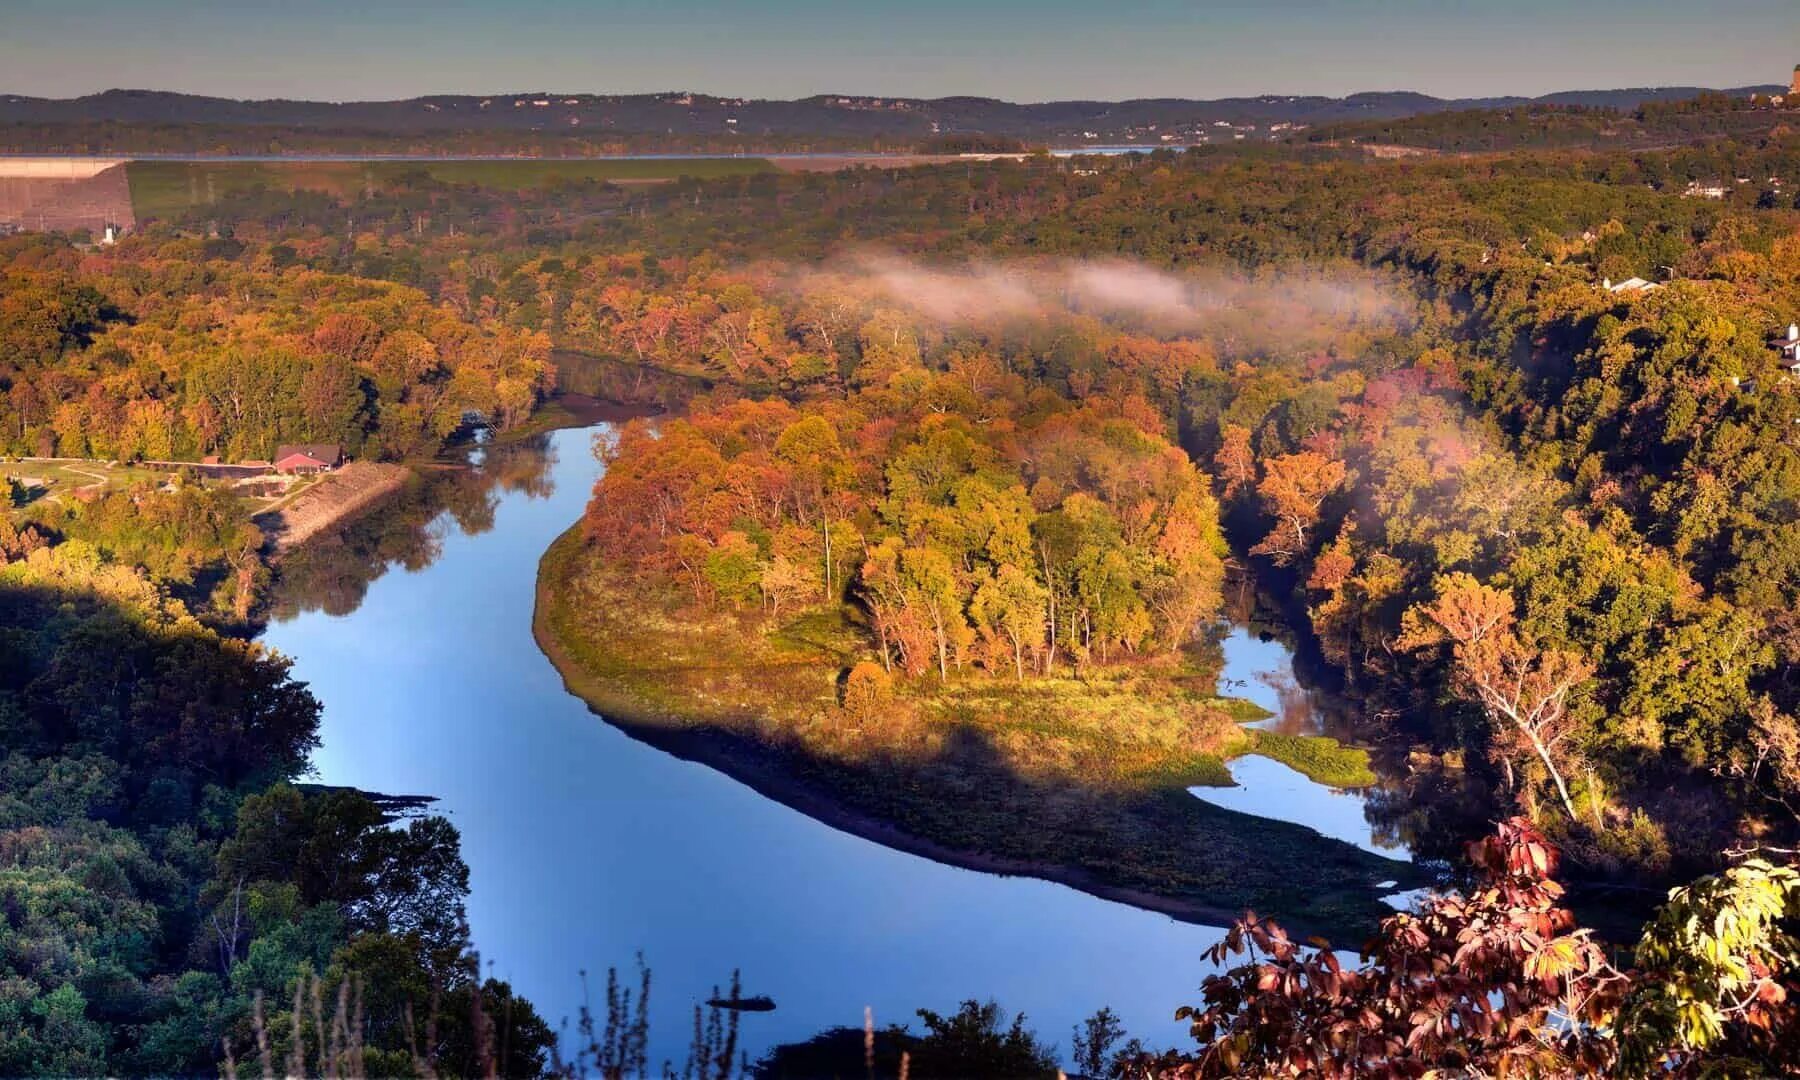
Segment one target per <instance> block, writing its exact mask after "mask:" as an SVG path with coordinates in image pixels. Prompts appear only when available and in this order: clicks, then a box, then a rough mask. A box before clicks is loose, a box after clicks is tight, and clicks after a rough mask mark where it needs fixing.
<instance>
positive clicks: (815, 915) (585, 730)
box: [265, 425, 1360, 1070]
mask: <svg viewBox="0 0 1800 1080" xmlns="http://www.w3.org/2000/svg"><path fill="white" fill-rule="evenodd" d="M605 428H606V425H598V426H596V427H595V428H590V429H585V430H563V431H557V432H553V433H551V434H549V435H547V436H539V437H536V438H534V439H531V440H527V441H526V442H524V443H522V444H518V445H514V446H511V447H506V448H503V449H501V450H496V451H495V453H494V456H493V457H492V459H490V460H486V461H483V460H482V458H483V455H482V454H481V453H480V452H477V453H476V455H475V460H476V462H477V468H478V469H484V470H487V471H488V473H490V474H491V475H490V476H489V477H488V479H490V480H491V481H492V483H489V484H486V485H482V484H472V485H470V486H468V487H467V489H466V490H464V489H459V492H460V493H459V494H458V495H457V497H456V499H455V500H454V501H452V502H451V503H450V504H449V509H446V510H444V511H443V512H442V513H436V512H435V511H433V513H435V517H426V518H423V519H422V521H421V523H420V524H419V525H418V526H417V527H409V528H402V527H401V523H398V522H394V523H389V524H392V525H393V528H391V529H389V530H388V531H387V532H385V533H384V532H383V526H384V523H383V522H381V521H379V520H377V521H374V522H371V523H369V524H367V525H366V526H365V529H366V531H367V532H368V533H369V534H370V535H369V536H368V537H367V538H365V539H364V540H362V541H359V544H360V546H359V547H358V548H357V551H358V552H359V554H358V555H357V556H356V557H355V559H353V558H352V556H351V555H350V554H349V552H350V548H349V547H348V546H346V547H345V548H344V549H343V551H344V554H342V555H341V556H333V555H332V554H331V553H332V551H333V550H334V549H333V548H332V547H331V546H330V544H327V545H326V547H325V548H324V549H323V551H324V554H323V555H322V556H319V558H322V559H324V560H326V561H327V562H329V560H330V559H331V558H333V557H336V558H339V559H341V561H342V562H343V564H344V565H342V566H341V567H332V566H329V565H325V566H319V565H314V566H313V567H312V568H311V569H310V570H309V571H308V572H307V576H308V582H309V588H311V589H312V590H313V592H311V593H308V594H305V595H292V596H288V597H285V598H283V599H282V600H281V601H280V602H279V609H280V610H281V611H282V612H283V621H277V622H275V623H273V624H272V625H271V626H270V628H269V630H268V632H267V634H266V636H265V640H266V641H267V643H268V644H270V645H272V646H274V647H275V648H277V649H279V650H281V651H282V652H283V653H285V654H287V655H288V656H290V657H292V658H293V659H294V674H295V676H296V677H297V678H300V679H302V680H304V681H306V682H307V683H309V684H310V685H311V686H312V689H313V692H314V693H315V694H317V695H318V697H319V699H320V700H321V701H322V702H323V703H324V706H325V720H324V727H323V730H322V732H321V734H322V738H323V746H322V747H321V749H320V750H319V752H318V754H317V755H316V757H315V765H316V768H317V770H318V774H319V779H321V780H323V781H325V782H329V783H334V784H348V785H353V786H356V787H360V788H364V789H368V790H373V791H380V792H386V793H392V794H428V795H435V796H438V797H440V798H441V800H442V801H441V802H440V803H439V804H438V810H439V811H440V812H442V813H445V814H447V815H448V816H449V818H450V820H451V821H453V822H454V823H455V824H456V825H457V827H458V828H459V829H460V830H461V831H462V837H463V854H464V857H465V858H466V859H467V861H468V863H469V867H470V871H471V878H472V882H473V891H472V894H471V896H470V899H469V919H470V923H471V925H472V927H473V932H474V938H475V940H476V942H477V943H478V944H479V945H480V947H481V949H482V951H483V959H484V963H485V962H487V961H491V962H492V964H493V967H492V972H493V974H494V975H496V976H498V977H500V978H503V979H507V980H509V981H511V982H512V984H513V985H514V987H515V988H516V989H518V990H519V991H520V992H522V993H523V994H525V995H526V996H527V997H529V998H530V999H531V1000H532V1001H533V1002H534V1003H536V1005H537V1006H538V1008H539V1010H540V1011H541V1012H542V1013H543V1014H544V1015H545V1017H546V1019H548V1020H549V1021H550V1023H551V1024H552V1025H553V1026H554V1025H555V1024H556V1023H557V1022H558V1021H559V1020H561V1019H562V1018H564V1017H567V1018H568V1019H569V1021H570V1024H571V1026H572V1025H573V1023H574V1019H575V1014H576V1011H577V1009H578V1007H579V1006H580V1003H581V983H580V979H579V974H578V973H579V972H580V971H581V970H582V969H586V971H587V972H588V981H589V986H590V991H589V994H590V999H591V1000H593V1001H594V1002H595V1004H597V1005H598V1004H599V1003H600V1002H601V997H600V995H601V993H602V990H603V987H604V984H605V971H606V968H607V967H608V966H609V965H613V966H617V967H619V968H620V969H621V970H622V973H624V974H626V976H627V979H628V980H633V981H634V977H633V976H631V975H630V973H629V968H630V967H631V964H632V961H633V957H634V955H635V954H637V953H638V952H640V951H641V952H642V953H643V954H644V955H645V957H646V959H647V960H648V962H649V964H650V966H651V968H652V970H653V972H654V983H653V987H652V993H651V1005H652V1009H651V1012H652V1029H651V1053H652V1063H653V1070H654V1065H655V1062H658V1061H661V1060H662V1059H664V1058H667V1059H669V1060H671V1061H675V1062H680V1061H682V1060H684V1059H685V1056H686V1048H687V1042H688V1033H689V1031H690V1029H691V1023H692V1019H691V1010H692V1006H693V1005H694V1003H695V1002H697V1001H701V1000H704V999H705V998H706V997H708V996H710V993H711V989H712V987H713V986H714V985H715V984H722V983H724V982H725V981H726V980H727V979H728V978H729V977H730V973H731V969H732V968H733V967H737V968H740V969H742V971H743V986H744V992H745V993H746V994H767V995H769V996H771V997H772V998H774V999H775V1001H776V1003H777V1006H778V1008H777V1010H776V1011H775V1012H772V1013H767V1014H746V1015H745V1016H744V1017H743V1027H742V1030H743V1038H744V1044H745V1049H746V1050H747V1051H748V1052H749V1053H750V1055H751V1058H752V1060H754V1059H755V1058H756V1056H758V1054H759V1053H760V1052H761V1051H763V1050H765V1049H767V1048H768V1047H769V1046H771V1045H773V1044H775V1043H779V1042H786V1041H792V1040H797V1039H803V1038H806V1037H808V1036H810V1035H812V1034H814V1033H816V1032H818V1031H819V1030H821V1029H823V1028H826V1027H830V1026H835V1025H847V1026H852V1027H855V1026H860V1025H861V1023H862V1011H863V1007H864V1006H865V1005H867V1006H871V1007H873V1009H874V1014H875V1020H876V1023H877V1024H883V1025H885V1024H887V1023H890V1022H907V1021H912V1020H914V1017H913V1010H914V1009H917V1008H920V1007H924V1008H931V1009H935V1010H938V1011H947V1010H953V1009H954V1008H955V1007H956V1005H957V1003H958V1002H959V1001H961V1000H962V999H964V998H971V997H974V998H984V999H985V998H988V997H992V998H994V999H996V1000H997V1001H999V1002H1000V1003H1001V1004H1002V1005H1004V1006H1005V1007H1006V1008H1007V1009H1008V1010H1011V1011H1019V1010H1022V1011H1024V1012H1025V1013H1026V1014H1027V1017H1028V1023H1029V1025H1030V1026H1032V1027H1033V1028H1035V1029H1036V1030H1037V1031H1038V1033H1039V1034H1040V1035H1041V1036H1042V1037H1043V1038H1044V1039H1046V1040H1048V1041H1052V1042H1055V1043H1057V1044H1058V1045H1059V1046H1060V1047H1061V1048H1062V1049H1063V1050H1064V1051H1067V1049H1068V1047H1069V1039H1070V1029H1071V1028H1072V1027H1073V1026H1074V1025H1075V1024H1076V1023H1078V1022H1079V1021H1080V1020H1081V1019H1083V1018H1084V1017H1085V1016H1087V1015H1088V1014H1090V1013H1092V1012H1093V1011H1094V1010H1096V1009H1098V1008H1100V1007H1101V1006H1103V1005H1110V1006H1111V1007H1112V1008H1113V1009H1114V1010H1115V1011H1117V1012H1118V1013H1119V1014H1120V1015H1121V1016H1122V1017H1123V1018H1124V1020H1125V1023H1126V1025H1127V1027H1128V1028H1129V1030H1130V1031H1131V1032H1132V1033H1133V1034H1135V1035H1137V1036H1139V1037H1141V1038H1143V1039H1145V1040H1146V1041H1147V1042H1148V1043H1151V1044H1152V1045H1161V1046H1170V1045H1178V1044H1183V1043H1185V1042H1186V1029H1185V1026H1184V1025H1182V1024H1178V1023H1175V1022H1173V1021H1172V1020H1171V1016H1172V1014H1173V1010H1174V1009H1175V1007H1176V1006H1177V1005H1181V1004H1186V1003H1192V1002H1195V1001H1196V1000H1197V999H1198V995H1197V992H1196V988H1197V987H1198V985H1199V983H1200V980H1201V979H1202V978H1203V977H1204V975H1205V972H1206V969H1205V968H1204V967H1203V965H1202V963H1201V961H1200V959H1199V957H1200V953H1201V951H1202V950H1203V949H1205V948H1206V947H1208V946H1209V945H1211V944H1212V943H1213V942H1215V941H1216V940H1217V939H1218V937H1219V935H1220V931H1219V930H1218V929H1216V928H1212V927H1206V926H1196V925H1191V924H1186V923H1181V922H1177V921H1175V920H1173V919H1170V918H1168V917H1166V916H1164V915H1160V914H1155V913H1151V912H1145V911H1141V910H1138V909H1135V908H1131V907H1128V906H1125V905H1123V904H1118V903H1113V902H1110V901H1106V900H1100V899H1096V898H1094V897H1092V896H1089V895H1087V894H1085V893H1081V892H1078V891H1076V890H1074V889H1071V888H1068V887H1065V886H1062V885H1056V884H1051V883H1047V882H1043V881H1037V880H1033V879H1026V878H1011V877H1002V876H997V875H993V874H985V873H978V872H974V871H969V870H963V869H958V868H953V867H948V866H944V865H941V864H938V863H934V862H932V861H930V860H928V859H924V858H921V857H918V856H914V855H909V854H904V853H901V852H898V851H894V850H891V849H889V848H885V847H882V846H881V845H879V844H876V843H873V842H871V841H868V840H863V839H860V838H857V837H853V836H850V835H848V834H845V833H842V832H839V831H837V830H835V829H833V828H830V827H828V826H826V825H823V824H821V823H819V822H817V821H815V820H813V819H811V818H808V817H806V816H805V815H803V814H800V813H799V812H797V811H794V810H791V809H788V808H787V807H785V806H782V805H779V804H777V803H774V802H771V801H769V800H767V799H764V798H763V797H761V796H759V795H757V794H756V793H755V792H753V791H751V790H750V789H749V788H747V787H745V786H743V785H742V784H740V783H738V782H737V781H735V780H732V779H731V778H729V777H727V776H725V775H723V774H721V773H719V772H716V771H714V770H712V769H710V768H707V767H705V766H701V765H697V764H692V763H689V762H685V761H681V760H678V759H676V758H673V757H670V756H668V755H667V754H664V753H662V752H661V751H658V750H655V749H652V748H651V747H649V746H647V745H644V744H642V743H639V742H636V741H634V740H632V739H631V738H629V737H627V736H626V735H624V734H623V733H621V732H620V731H618V730H617V729H616V728H613V727H612V726H610V725H608V724H606V723H605V722H604V721H603V720H601V719H600V718H599V717H597V716H595V715H594V714H592V713H591V712H589V711H588V709H587V707H586V706H585V705H584V704H583V703H582V702H581V701H580V700H579V699H577V698H575V697H573V696H572V695H570V694H569V693H567V692H566V691H565V690H564V689H563V686H562V680H561V678H560V677H559V676H558V675H557V673H556V671H555V670H554V669H553V668H552V667H551V665H550V663H549V661H548V660H546V659H545V658H544V656H543V655H542V653H540V652H539V650H538V648H537V645H536V643H535V642H534V641H533V639H532V635H531V615H532V603H533V592H534V587H535V576H536V571H537V564H538V559H539V557H540V555H541V554H542V553H543V551H544V549H545V548H546V547H547V546H548V545H549V543H550V541H551V540H553V539H554V538H555V537H556V536H557V535H558V534H559V533H561V532H562V531H563V530H564V529H566V528H567V527H568V526H569V525H570V524H571V523H573V522H574V521H575V520H576V519H577V518H578V517H579V516H580V514H581V512H582V509H583V507H584V505H585V503H586V501H587V498H588V494H589V492H590V490H591V489H592V487H593V483H594V481H595V479H596V478H597V476H598V474H599V471H600V466H599V464H598V462H597V461H596V460H595V458H594V456H593V454H592V452H591V439H592V436H593V434H594V433H595V432H597V431H601V430H604V429H605ZM464 475H467V474H464ZM475 475H476V477H477V478H479V477H480V476H481V474H480V473H477V474H475ZM387 512H388V511H380V512H378V513H377V515H376V517H377V518H379V517H380V514H382V513H387ZM393 513H394V514H395V515H396V517H398V516H399V515H400V514H401V513H402V511H399V510H396V511H393ZM424 521H428V522H429V524H424V523H423V522H424ZM409 529H410V531H409ZM352 562H358V563H359V565H351V563H352ZM409 567H410V569H409ZM334 574H335V576H334ZM294 576H295V577H296V578H298V577H300V576H301V574H300V571H299V570H296V571H295V572H294ZM328 610H330V611H336V612H339V614H335V615H334V614H328V613H327V611H328ZM1264 644H1265V645H1266V644H1267V643H1264ZM1270 660H1277V661H1278V660H1279V654H1278V653H1269V652H1268V651H1267V650H1266V648H1265V649H1264V650H1263V651H1260V652H1258V653H1257V654H1256V662H1257V663H1258V664H1263V663H1266V662H1268V661H1270ZM1239 670H1243V669H1242V668H1240V669H1239ZM1246 677H1247V676H1246ZM1346 802H1347V803H1354V804H1355V805H1354V807H1349V806H1347V807H1346V808H1345V810H1344V812H1345V813H1348V814H1352V815H1356V816H1360V802H1356V801H1355V800H1346ZM917 1026H918V1025H917V1024H916V1023H915V1024H914V1027H915V1030H916V1029H917Z"/></svg>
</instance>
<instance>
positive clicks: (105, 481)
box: [0, 461, 173, 495]
mask: <svg viewBox="0 0 1800 1080" xmlns="http://www.w3.org/2000/svg"><path fill="white" fill-rule="evenodd" d="M0 475H5V476H12V477H17V478H18V479H20V480H36V481H38V482H39V483H40V484H41V485H42V487H41V491H42V492H43V493H44V494H46V495H55V494H59V493H61V494H67V493H68V492H71V491H75V490H77V489H79V488H89V487H101V486H105V487H130V486H131V485H132V484H135V483H138V482H139V481H142V480H151V481H155V482H158V483H161V482H162V481H164V480H167V479H168V478H169V477H170V476H171V475H173V474H172V473H171V472H170V471H169V470H167V469H146V468H144V467H142V466H139V465H109V464H107V463H105V462H101V461H73V462H69V461H6V462H0Z"/></svg>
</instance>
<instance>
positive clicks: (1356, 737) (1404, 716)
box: [1224, 572, 1496, 862]
mask: <svg viewBox="0 0 1800 1080" xmlns="http://www.w3.org/2000/svg"><path fill="white" fill-rule="evenodd" d="M1224 596H1225V611H1226V613H1227V615H1228V616H1229V617H1230V618H1231V620H1232V621H1233V622H1234V623H1236V624H1237V625H1240V626H1243V627H1245V628H1246V629H1247V630H1248V631H1249V632H1250V633H1252V634H1254V635H1257V636H1266V637H1269V638H1273V639H1275V640H1277V641H1280V642H1281V643H1282V644H1283V645H1285V646H1286V647H1287V648H1288V649H1289V651H1290V652H1291V653H1293V656H1294V662H1293V665H1292V667H1291V669H1289V670H1285V671H1272V672H1258V673H1257V674H1256V676H1255V677H1256V678H1258V679H1260V680H1262V681H1263V682H1265V683H1266V684H1267V685H1268V686H1269V687H1271V688H1272V689H1273V690H1274V691H1275V696H1276V700H1277V702H1278V703H1279V711H1278V713H1277V715H1276V718H1275V720H1274V722H1273V723H1272V724H1271V725H1270V726H1272V727H1273V728H1274V729H1275V730H1277V731H1280V732H1283V733H1286V734H1296V735H1329V736H1332V737H1333V738H1336V739H1338V740H1340V741H1342V742H1347V743H1354V744H1357V745H1363V746H1368V747H1370V767H1371V768H1372V769H1373V770H1374V772H1375V775H1376V776H1377V777H1378V780H1377V783H1376V786H1374V787H1372V788H1369V789H1367V790H1366V791H1365V792H1364V802H1363V816H1364V817H1365V818H1366V819H1367V821H1368V823H1369V827H1370V830H1371V833H1370V834H1371V836H1372V837H1373V839H1374V840H1375V842H1376V843H1379V844H1384V845H1389V846H1399V845H1402V844H1403V845H1405V846H1406V847H1407V848H1408V849H1409V850H1411V851H1412V853H1413V858H1414V859H1415V860H1419V861H1422V862H1430V861H1437V860H1442V861H1445V862H1457V861H1460V859H1461V855H1462V848H1463V845H1464V844H1465V843H1467V842H1468V841H1469V840H1472V839H1474V838H1477V837H1480V836H1485V835H1487V833H1488V832H1489V831H1491V823H1492V820H1493V818H1494V815H1495V813H1496V810H1495V806H1494V802H1493V798H1492V794H1491V787H1490V785H1489V784H1488V782H1487V778H1486V777H1485V775H1484V773H1483V772H1482V771H1481V770H1482V769H1483V768H1484V765H1483V763H1482V762H1480V761H1471V762H1470V763H1469V764H1470V765H1471V767H1472V768H1473V770H1474V772H1473V773H1470V772H1465V771H1464V770H1463V769H1449V768H1445V767H1444V765H1443V763H1442V761H1441V760H1440V759H1438V758H1435V757H1433V756H1431V755H1425V756H1424V757H1421V758H1418V759H1415V758H1414V757H1413V755H1412V754H1411V750H1412V748H1413V745H1414V744H1415V743H1416V742H1423V741H1425V740H1426V739H1427V738H1428V734H1429V732H1430V728H1431V724H1430V720H1431V719H1432V718H1431V717H1429V716H1426V715H1424V714H1423V713H1421V712H1419V711H1417V710H1416V709H1414V708H1413V707H1411V706H1410V705H1408V706H1405V707H1402V706H1401V705H1399V704H1397V703H1395V702H1393V701H1391V700H1388V699H1384V698H1382V697H1381V696H1380V695H1379V693H1378V692H1370V691H1376V690H1378V688H1374V687H1364V688H1361V691H1360V692H1359V690H1358V689H1357V688H1351V687H1345V686H1343V685H1342V681H1341V678H1340V673H1339V672H1338V671H1337V670H1336V669H1335V668H1333V667H1332V666H1331V664H1330V663H1329V662H1328V661H1327V660H1325V658H1324V656H1323V655H1322V654H1321V653H1320V651H1319V649H1318V646H1317V643H1316V641H1314V640H1313V638H1312V636H1311V632H1310V627H1309V626H1308V625H1307V623H1306V619H1305V613H1304V609H1303V608H1300V607H1298V606H1297V605H1290V606H1289V608H1288V617H1287V618H1283V617H1282V612H1283V610H1284V608H1283V604H1282V598H1281V596H1280V595H1278V594H1276V593H1273V592H1271V591H1269V590H1268V589H1267V588H1265V587H1264V585H1263V583H1262V582H1260V581H1259V579H1258V578H1257V576H1256V575H1254V574H1251V573H1245V572H1239V573H1234V574H1232V575H1231V576H1230V577H1229V578H1228V579H1227V581H1226V584H1225V589H1224Z"/></svg>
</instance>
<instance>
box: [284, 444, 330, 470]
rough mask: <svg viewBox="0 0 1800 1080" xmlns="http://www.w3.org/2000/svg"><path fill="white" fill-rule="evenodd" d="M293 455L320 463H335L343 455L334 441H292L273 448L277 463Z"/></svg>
mask: <svg viewBox="0 0 1800 1080" xmlns="http://www.w3.org/2000/svg"><path fill="white" fill-rule="evenodd" d="M293 457H303V458H310V459H311V460H313V461H316V462H318V463H319V464H321V465H336V464H337V463H338V462H339V461H342V460H343V458H344V455H343V453H342V452H341V451H340V450H339V449H338V445H337V444H336V443H292V444H289V445H287V446H281V447H277V448H276V450H275V463H276V464H277V465H279V464H281V463H282V462H284V461H286V460H287V459H289V458H293Z"/></svg>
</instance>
